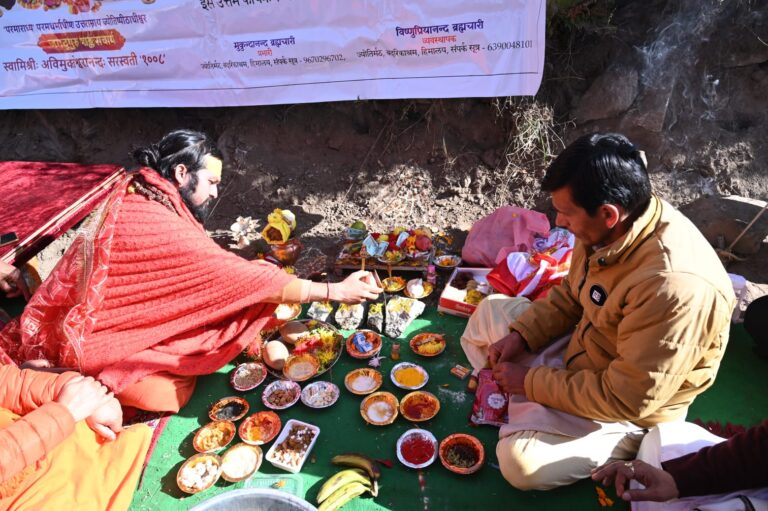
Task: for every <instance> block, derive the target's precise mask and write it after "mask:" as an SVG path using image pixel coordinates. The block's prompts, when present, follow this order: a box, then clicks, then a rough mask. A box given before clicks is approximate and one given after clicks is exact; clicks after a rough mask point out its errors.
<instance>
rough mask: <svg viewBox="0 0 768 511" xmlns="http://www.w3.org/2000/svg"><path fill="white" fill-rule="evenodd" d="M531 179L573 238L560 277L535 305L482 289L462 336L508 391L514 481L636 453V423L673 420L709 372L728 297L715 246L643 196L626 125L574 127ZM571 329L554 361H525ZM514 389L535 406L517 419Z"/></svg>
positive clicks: (507, 444)
mask: <svg viewBox="0 0 768 511" xmlns="http://www.w3.org/2000/svg"><path fill="white" fill-rule="evenodd" d="M542 188H543V189H544V190H545V191H547V192H549V193H550V194H551V198H552V204H553V206H554V208H555V209H556V210H557V225H558V226H560V227H564V228H566V229H568V230H570V231H571V232H573V234H574V235H575V237H576V239H577V244H576V247H575V249H574V252H573V259H572V262H571V268H570V271H569V274H568V276H567V278H566V279H564V280H563V282H562V284H561V285H559V286H557V287H555V288H553V289H552V290H551V291H550V293H549V295H548V296H547V297H546V298H543V299H541V300H537V301H535V302H533V303H529V302H527V301H526V300H525V299H522V298H509V297H499V296H497V295H495V296H492V297H490V299H487V300H485V301H484V302H482V304H481V307H479V308H478V310H477V311H476V312H475V314H474V315H473V317H472V319H471V320H470V323H469V324H468V326H467V329H466V331H465V333H464V336H463V337H462V346H463V348H464V350H465V352H466V353H467V356H468V358H469V359H470V362H472V364H473V366H475V368H476V369H477V368H478V366H481V367H482V364H481V361H482V362H485V361H486V360H487V362H488V363H489V364H490V366H491V368H492V369H493V375H494V379H495V380H496V382H497V383H498V384H499V386H500V388H501V389H502V390H503V391H505V392H507V393H509V394H510V395H512V396H513V399H512V401H513V404H512V405H510V406H511V407H510V412H511V413H510V424H509V425H507V426H504V427H503V428H502V429H501V432H500V437H501V440H500V441H499V443H498V446H497V456H498V459H499V463H500V465H501V470H502V473H503V475H504V477H505V478H506V479H507V480H508V481H509V482H510V483H511V484H512V485H514V486H515V487H517V488H520V489H549V488H554V487H557V486H561V485H565V484H570V483H572V482H574V481H577V480H579V479H583V478H586V477H589V475H590V471H591V470H592V469H594V468H596V467H598V466H599V465H601V464H603V463H605V462H606V461H607V460H609V459H630V458H633V457H634V454H635V452H636V450H637V447H638V446H639V442H640V440H641V439H642V436H643V435H644V433H645V431H646V429H645V428H649V427H651V426H653V425H655V424H658V423H660V422H667V421H674V420H684V419H685V415H686V412H687V410H688V406H689V405H690V404H691V402H693V399H694V398H695V397H696V396H697V395H698V394H700V393H701V392H703V391H704V390H706V389H707V388H708V387H710V386H711V385H712V383H713V382H714V379H715V375H716V374H717V370H718V367H719V365H720V360H721V359H722V356H723V353H724V351H725V347H726V344H727V341H728V334H729V327H730V316H731V311H732V309H733V306H734V304H735V296H734V294H733V290H732V286H731V283H730V280H729V278H728V275H727V274H726V272H725V270H724V268H723V266H722V265H721V263H720V261H719V259H718V258H717V255H716V254H715V252H714V250H713V249H712V248H711V247H710V246H709V244H708V243H707V241H706V240H705V239H704V237H703V236H702V235H701V234H700V232H699V231H698V230H697V229H696V227H694V225H693V224H692V223H691V222H690V221H689V220H688V219H686V218H685V217H684V216H683V215H682V214H681V213H679V212H678V211H676V210H675V209H674V208H673V207H672V206H670V205H669V204H668V203H666V202H664V201H663V200H661V199H659V198H657V197H655V196H654V195H652V193H651V184H650V180H649V179H648V173H647V170H646V167H645V160H644V157H643V156H642V154H641V153H640V152H639V151H638V150H637V149H636V148H635V146H634V145H632V144H631V143H630V142H629V140H627V139H626V138H625V137H624V136H622V135H598V134H595V135H586V136H583V137H581V138H579V139H578V140H576V141H575V142H574V143H572V144H571V145H570V146H568V147H567V148H566V149H565V150H564V151H563V152H562V153H561V154H560V155H559V156H558V157H557V158H556V159H555V161H554V162H553V163H552V164H551V165H550V167H549V169H548V170H547V174H546V176H545V178H544V181H543V183H542ZM570 332H572V334H570V339H569V340H567V344H566V345H565V351H564V354H563V355H562V357H561V358H558V359H557V363H555V364H549V366H547V365H540V366H537V367H528V365H525V364H524V363H522V359H525V358H526V357H528V358H530V357H531V354H535V353H538V352H541V351H542V350H546V349H547V346H548V345H549V344H550V343H551V342H552V341H553V340H555V339H558V338H562V337H563V336H564V335H568V334H569V333H570ZM552 366H554V367H552ZM515 395H517V396H524V397H525V398H527V406H529V407H530V406H532V405H531V404H530V403H538V404H539V405H543V406H540V407H539V408H541V410H542V411H543V412H542V413H541V414H540V415H534V416H535V417H538V418H537V419H536V420H534V421H532V420H531V419H528V420H527V422H526V420H521V419H520V417H519V416H517V415H516V414H514V413H513V405H514V401H515V399H514V396H515ZM519 399H520V400H522V398H519ZM533 406H538V405H533ZM526 410H527V409H526ZM524 411H525V410H524ZM526 413H527V412H526ZM513 415H514V416H513ZM542 417H543V418H542ZM516 421H517V422H516ZM536 421H538V422H536ZM532 422H536V424H535V425H534V426H532V425H531V424H532ZM516 424H518V425H517V426H516Z"/></svg>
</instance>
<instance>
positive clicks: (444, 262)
mask: <svg viewBox="0 0 768 511" xmlns="http://www.w3.org/2000/svg"><path fill="white" fill-rule="evenodd" d="M460 264H461V257H459V256H457V255H441V256H437V257H435V266H437V267H438V268H442V269H444V270H452V269H454V268H456V267H457V266H458V265H460Z"/></svg>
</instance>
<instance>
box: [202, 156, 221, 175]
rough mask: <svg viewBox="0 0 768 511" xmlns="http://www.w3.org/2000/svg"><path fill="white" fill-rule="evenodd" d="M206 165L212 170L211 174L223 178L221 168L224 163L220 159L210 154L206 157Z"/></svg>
mask: <svg viewBox="0 0 768 511" xmlns="http://www.w3.org/2000/svg"><path fill="white" fill-rule="evenodd" d="M205 166H206V168H207V169H208V170H209V171H210V173H211V176H214V177H216V178H217V179H221V169H222V167H223V164H222V162H221V160H220V159H218V158H216V157H214V156H211V155H210V154H209V155H207V156H206V157H205Z"/></svg>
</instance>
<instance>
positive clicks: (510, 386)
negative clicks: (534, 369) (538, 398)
mask: <svg viewBox="0 0 768 511" xmlns="http://www.w3.org/2000/svg"><path fill="white" fill-rule="evenodd" d="M529 369H530V368H529V367H526V366H524V365H521V364H516V363H514V362H501V363H497V364H496V365H495V366H494V367H493V379H494V381H495V382H496V383H497V384H498V385H499V388H500V389H501V390H502V391H503V392H506V393H507V394H522V395H525V375H526V374H528V370H529Z"/></svg>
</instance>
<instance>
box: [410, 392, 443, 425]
mask: <svg viewBox="0 0 768 511" xmlns="http://www.w3.org/2000/svg"><path fill="white" fill-rule="evenodd" d="M439 411H440V401H439V400H438V399H437V397H435V395H434V394H432V393H431V392H426V391H423V390H417V391H414V392H411V393H409V394H406V395H405V397H403V399H401V400H400V414H401V415H402V416H403V417H405V418H406V419H408V420H409V421H411V422H424V421H428V420H429V419H432V418H433V417H434V416H435V415H437V412H439Z"/></svg>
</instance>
